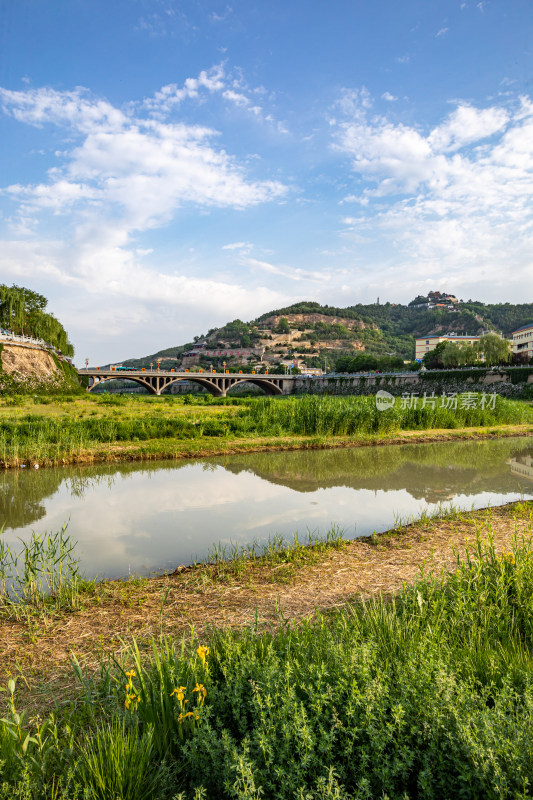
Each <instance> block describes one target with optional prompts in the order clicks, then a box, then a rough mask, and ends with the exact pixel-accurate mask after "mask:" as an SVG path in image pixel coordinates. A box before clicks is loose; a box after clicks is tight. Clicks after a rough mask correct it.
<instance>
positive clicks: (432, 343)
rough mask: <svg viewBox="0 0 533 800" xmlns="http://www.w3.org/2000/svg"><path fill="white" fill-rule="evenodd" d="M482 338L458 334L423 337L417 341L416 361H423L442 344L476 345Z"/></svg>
mask: <svg viewBox="0 0 533 800" xmlns="http://www.w3.org/2000/svg"><path fill="white" fill-rule="evenodd" d="M480 338H481V337H480V336H463V335H459V334H457V333H444V334H435V335H433V336H422V337H420V338H419V339H416V354H415V359H416V361H422V359H423V358H424V356H425V355H426V353H429V352H430V350H434V349H435V348H436V346H437V345H438V344H440V343H441V342H453V343H454V344H460V345H461V344H469V345H474V344H476V343H477V342H479V340H480Z"/></svg>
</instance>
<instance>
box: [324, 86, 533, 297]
mask: <svg viewBox="0 0 533 800" xmlns="http://www.w3.org/2000/svg"><path fill="white" fill-rule="evenodd" d="M532 142H533V104H532V103H531V101H530V100H529V98H522V100H521V103H520V105H517V106H516V107H514V108H504V107H501V106H497V105H493V106H491V107H489V108H485V109H479V108H475V107H473V106H471V105H469V104H466V103H459V104H458V106H457V107H456V108H455V110H454V111H453V112H451V114H449V115H448V117H447V118H446V119H444V120H443V121H442V122H441V123H440V124H439V125H437V126H435V127H434V128H433V129H432V130H429V131H426V132H424V131H423V130H422V129H421V128H418V127H416V128H415V127H414V126H407V125H404V124H402V123H398V122H393V121H391V120H389V119H388V118H386V117H376V116H375V117H370V116H369V115H368V113H367V112H364V111H362V110H361V109H360V108H359V109H358V110H357V112H356V113H355V114H354V115H353V116H352V117H351V118H348V119H345V120H343V121H341V122H339V124H338V125H337V139H336V142H335V145H334V147H335V148H336V149H338V150H340V151H342V152H344V153H345V154H347V155H348V156H349V158H350V160H351V166H352V170H353V173H354V176H355V178H356V180H357V182H358V183H360V184H361V183H362V189H361V191H360V192H359V193H358V194H355V193H353V194H351V195H349V196H348V197H346V198H345V201H348V200H350V201H356V200H360V201H363V202H362V205H363V208H362V209H361V212H360V214H359V216H357V217H345V218H343V220H342V221H343V224H344V225H345V226H346V228H345V230H346V232H347V233H346V235H347V236H348V237H352V236H353V237H358V236H360V235H361V234H364V235H365V236H366V237H368V238H369V239H370V240H371V241H373V242H377V241H379V242H380V248H381V249H382V250H386V249H387V244H386V243H388V250H389V253H390V256H391V262H392V261H393V262H394V263H395V265H396V266H397V268H398V269H399V270H400V272H402V271H403V272H404V274H405V277H406V279H408V278H409V277H415V276H419V277H421V276H424V275H426V276H428V275H429V276H431V275H433V274H439V275H442V274H443V273H448V274H450V275H453V285H454V286H456V287H460V286H461V285H467V284H468V282H470V284H468V285H471V284H474V285H475V283H476V278H475V276H476V275H477V276H478V277H477V280H478V282H479V276H481V275H483V280H485V281H486V282H487V285H488V286H489V291H490V292H491V293H492V294H493V296H494V294H496V295H497V294H498V291H499V289H498V287H501V296H502V298H503V297H507V296H508V285H509V277H508V275H506V270H505V268H508V270H509V271H510V272H511V273H512V275H513V278H514V279H516V280H522V281H523V282H524V285H528V284H527V282H528V281H530V280H531V276H532V273H533V257H532V255H531V254H532V253H533V146H532ZM365 203H366V205H365ZM354 241H355V239H354ZM357 241H359V239H357ZM392 254H394V255H392ZM502 268H503V269H502ZM386 270H387V273H388V274H392V267H390V265H389V266H388V267H387V268H386ZM383 277H384V281H385V283H386V280H385V273H384V276H383ZM403 280H404V277H402V281H403ZM473 293H474V294H475V291H474V292H473ZM478 294H479V292H478Z"/></svg>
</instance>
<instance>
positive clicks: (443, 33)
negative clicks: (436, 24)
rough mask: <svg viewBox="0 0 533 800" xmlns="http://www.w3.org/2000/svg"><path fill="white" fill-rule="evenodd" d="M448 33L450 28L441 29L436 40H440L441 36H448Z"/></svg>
mask: <svg viewBox="0 0 533 800" xmlns="http://www.w3.org/2000/svg"><path fill="white" fill-rule="evenodd" d="M448 31H449V28H441V29H440V30H439V31H437V33H436V34H435V38H436V39H438V38H439V37H440V36H446V34H447V33H448Z"/></svg>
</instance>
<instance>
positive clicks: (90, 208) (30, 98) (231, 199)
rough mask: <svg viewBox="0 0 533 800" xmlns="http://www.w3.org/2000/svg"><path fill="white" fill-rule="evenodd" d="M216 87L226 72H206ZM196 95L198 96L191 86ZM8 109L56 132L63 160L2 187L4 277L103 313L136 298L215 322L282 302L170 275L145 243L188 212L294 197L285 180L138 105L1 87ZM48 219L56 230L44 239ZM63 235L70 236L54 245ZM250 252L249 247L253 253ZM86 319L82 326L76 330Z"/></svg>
mask: <svg viewBox="0 0 533 800" xmlns="http://www.w3.org/2000/svg"><path fill="white" fill-rule="evenodd" d="M218 81H219V77H217V74H215V73H202V74H201V75H200V78H199V79H198V81H197V84H196V86H197V88H198V86H199V85H200V84H201V85H202V86H203V87H204V88H205V87H207V88H208V89H209V88H213V87H214V88H216V84H217V82H218ZM186 84H187V82H186ZM187 89H188V91H190V92H193V91H194V90H195V88H194V86H193V85H190V84H189V85H187ZM0 102H1V103H2V107H3V109H4V112H5V113H7V114H10V115H11V116H12V117H14V118H15V119H17V120H18V121H19V122H21V123H26V124H30V125H33V126H38V127H42V126H44V125H55V126H57V127H58V128H59V130H60V133H61V135H62V136H63V140H64V149H63V150H62V151H61V152H60V153H58V154H57V158H58V161H57V165H56V166H53V167H52V168H51V169H49V170H48V173H47V175H46V177H45V176H43V177H44V178H45V179H44V180H42V181H41V182H39V183H33V184H27V185H23V184H21V183H18V184H12V185H11V186H8V187H5V188H4V189H3V196H4V200H6V199H7V200H10V201H11V203H13V204H15V206H16V209H17V211H16V212H15V213H14V214H12V215H11V216H10V218H9V219H8V222H9V223H10V228H11V237H7V238H6V240H5V241H4V243H3V246H2V252H1V255H0V270H1V272H2V275H6V276H7V275H13V276H14V279H18V278H19V276H20V277H21V278H23V279H24V280H25V281H26V282H27V283H28V284H32V283H33V282H34V281H35V280H41V279H42V280H45V279H46V280H50V279H51V280H53V281H54V282H56V284H59V285H61V286H63V287H65V290H66V291H75V290H77V291H80V290H82V291H83V292H86V293H89V294H92V295H94V296H98V297H99V299H98V304H99V307H102V308H107V307H110V313H112V307H113V304H114V303H116V304H117V309H119V308H120V307H121V306H122V304H126V305H127V304H128V303H132V304H133V307H134V306H135V304H136V303H137V304H138V303H140V305H141V309H145V308H146V305H147V304H150V303H152V304H153V303H161V302H164V303H166V304H168V305H169V306H171V307H173V308H174V309H176V311H177V310H178V309H181V313H182V314H184V315H185V316H186V315H187V314H190V315H193V313H194V312H193V309H195V308H196V309H197V308H198V306H199V305H201V306H202V308H203V310H204V313H205V315H206V316H207V315H208V314H211V315H213V316H216V318H219V317H220V315H226V314H227V315H228V316H236V315H238V314H239V313H242V308H243V306H246V307H249V308H250V309H253V310H254V311H255V312H257V313H259V312H260V311H262V310H264V308H265V307H266V308H268V307H269V306H270V304H271V303H274V304H276V303H277V304H279V302H280V301H281V296H280V295H279V294H278V293H277V292H275V291H271V290H269V289H267V288H264V287H261V286H259V287H254V288H250V289H247V288H244V287H243V286H242V285H240V284H239V283H238V282H237V281H232V280H231V279H229V280H226V279H219V280H216V279H210V278H206V277H202V276H196V275H193V276H191V275H190V274H188V272H187V265H185V269H180V266H179V265H177V266H176V268H175V270H173V269H172V267H170V268H169V271H170V274H167V272H165V271H163V270H160V269H158V268H157V267H155V266H154V265H153V264H150V263H149V262H148V260H147V256H149V255H150V253H151V249H150V248H143V247H142V246H140V247H139V242H138V241H136V239H137V238H138V235H139V234H141V233H143V232H146V231H148V230H150V229H152V228H154V227H156V226H162V225H165V224H168V223H169V222H170V221H171V220H172V219H173V218H174V217H175V216H176V215H179V211H180V209H181V208H182V207H185V206H188V207H198V208H200V209H210V208H233V209H244V208H247V207H250V206H254V205H257V204H260V203H265V202H270V201H272V200H276V199H278V198H281V197H282V196H283V195H284V194H285V192H286V188H285V186H283V185H282V184H281V183H280V182H279V181H275V180H268V179H267V180H251V179H249V178H248V177H247V174H246V172H245V169H244V166H243V165H241V164H239V163H238V161H237V159H236V158H234V157H232V156H231V155H230V154H228V153H227V152H226V151H225V150H224V149H223V148H222V146H221V145H220V144H219V140H220V138H221V136H220V134H219V133H218V132H217V131H214V130H212V129H210V128H206V127H202V126H200V125H185V124H183V123H177V122H169V121H167V120H165V119H164V118H158V119H150V118H146V116H142V115H141V113H140V112H139V109H137V110H135V106H132V107H130V108H129V109H128V110H127V111H125V110H122V109H116V108H114V107H113V106H112V105H111V104H109V103H108V102H107V101H105V100H102V99H100V98H95V97H93V96H91V95H90V93H88V92H87V91H86V90H84V89H76V90H73V91H69V92H56V91H54V90H50V89H41V90H34V89H31V90H28V91H21V92H13V91H7V90H0ZM233 102H236V100H235V98H233ZM7 218H8V215H7V214H6V215H5V216H4V219H7ZM50 220H54V222H53V225H52V226H50V225H49V222H50ZM39 223H40V224H41V225H42V228H43V230H46V232H45V233H43V234H41V237H40V238H39V237H37V236H36V231H37V230H38V227H39ZM56 229H57V230H59V229H60V236H58V237H57V239H54V238H53V235H52V233H51V230H56ZM247 247H248V246H247V245H246V243H243V247H242V252H243V253H244V252H249V250H248V249H247ZM250 247H251V245H250ZM111 298H113V300H111ZM143 313H145V312H144V310H143ZM62 317H64V318H65V322H66V321H67V320H66V316H65V315H62ZM125 318H126V315H125V316H124V319H125ZM81 319H82V317H80V319H79V320H78V321H77V322H76V321H75V320H73V330H74V331H75V330H79V326H80V324H81V322H80V320H81ZM191 321H192V320H191ZM119 329H120V330H122V327H121V326H120V325H119V326H118V328H117V326H111V327H110V330H112V331H115V332H116V331H118V330H119ZM116 335H118V333H117V334H116Z"/></svg>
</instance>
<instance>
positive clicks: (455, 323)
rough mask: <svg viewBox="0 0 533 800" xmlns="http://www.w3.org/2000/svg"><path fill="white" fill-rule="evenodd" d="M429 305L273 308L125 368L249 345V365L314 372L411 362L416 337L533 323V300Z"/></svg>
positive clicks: (504, 329) (505, 331) (503, 329)
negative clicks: (350, 362)
mask: <svg viewBox="0 0 533 800" xmlns="http://www.w3.org/2000/svg"><path fill="white" fill-rule="evenodd" d="M425 300H427V298H423V297H420V298H416V300H413V301H412V303H410V304H409V305H402V304H394V303H385V304H379V303H372V304H369V305H363V304H356V305H352V306H348V307H346V308H339V307H336V306H328V305H321V304H320V303H316V302H312V301H304V302H301V303H295V304H293V305H291V306H287V307H285V308H280V309H276V310H274V311H269V312H268V313H265V314H263V315H261V316H260V317H258V318H257V319H255V320H252V321H251V322H242V321H241V320H239V319H236V320H233V321H232V322H228V323H227V324H226V325H224V326H223V327H221V328H213V329H211V330H210V331H208V333H207V334H205V335H203V336H195V337H194V342H190V343H187V344H184V345H180V346H175V347H171V348H168V349H164V350H161V351H159V352H158V353H154V354H153V355H151V356H145V357H143V358H139V359H130V360H128V361H126V362H124V363H125V364H127V365H129V366H140V365H143V366H144V365H146V364H147V363H148V362H149V361H154V362H155V361H160V363H161V366H162V367H163V368H164V367H175V366H176V365H177V364H179V363H180V362H181V360H182V356H183V353H186V352H191V351H193V350H201V349H202V347H203V348H204V349H215V348H219V349H222V348H227V349H235V348H248V349H254V351H255V352H254V354H253V355H250V356H249V359H248V361H249V363H250V362H252V361H253V358H254V357H255V359H256V360H260V359H262V360H264V361H267V362H271V363H278V362H279V361H281V360H283V359H293V358H301V359H303V360H304V361H305V363H306V365H307V366H308V367H320V368H323V367H324V366H326V367H327V368H328V369H331V368H333V367H334V365H335V363H336V361H337V360H338V359H339V357H341V356H345V355H350V356H357V355H358V354H361V353H365V355H366V356H375V357H378V358H383V357H388V358H391V359H401V361H410V360H412V359H414V356H415V339H416V338H417V337H422V336H427V335H428V334H444V333H452V332H453V333H456V334H459V335H461V334H464V335H467V334H468V335H480V334H482V333H483V332H487V331H496V332H499V333H500V332H501V333H502V334H503V336H504V337H509V336H510V335H511V333H512V331H513V330H516V328H519V327H520V326H522V325H526V324H528V323H530V322H533V303H523V304H518V305H516V304H511V303H498V304H484V303H481V302H479V301H472V300H468V301H467V302H462V301H460V302H454V303H453V304H452V303H449V304H447V305H443V306H442V307H437V306H435V307H428V306H429V305H430V304H429V303H427V302H426V303H424V302H423V301H425ZM417 301H420V302H417ZM218 362H222V357H220V358H217V357H213V356H209V357H206V358H203V357H202V361H201V363H204V364H208V363H214V364H215V365H217V364H218ZM220 365H221V363H220ZM232 366H234V365H232ZM239 366H240V365H239ZM242 366H245V364H243V365H242Z"/></svg>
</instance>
